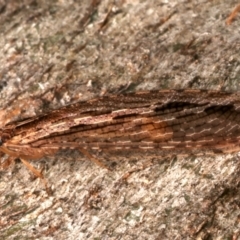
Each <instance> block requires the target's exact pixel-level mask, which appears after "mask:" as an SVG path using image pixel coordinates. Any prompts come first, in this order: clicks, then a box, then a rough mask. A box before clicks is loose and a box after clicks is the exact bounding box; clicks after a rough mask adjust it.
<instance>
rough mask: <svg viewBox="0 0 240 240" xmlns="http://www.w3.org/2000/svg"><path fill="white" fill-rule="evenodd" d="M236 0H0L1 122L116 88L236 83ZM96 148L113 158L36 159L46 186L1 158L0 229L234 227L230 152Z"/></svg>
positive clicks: (81, 232)
mask: <svg viewBox="0 0 240 240" xmlns="http://www.w3.org/2000/svg"><path fill="white" fill-rule="evenodd" d="M237 3H238V2H237V1H202V0H199V1H175V0H172V1H168V0H162V1H155V0H150V1H140V0H131V1H130V0H125V1H124V0H122V1H107V0H103V1H99V0H92V1H87V0H84V1H65V0H59V1H43V0H42V1H36V0H35V1H34V0H25V1H14V0H9V1H6V2H5V1H0V34H1V37H0V48H1V51H0V106H1V109H2V110H1V112H0V113H1V114H0V115H1V116H0V121H1V124H4V123H5V122H6V121H7V120H9V119H20V118H24V117H30V116H34V115H35V114H36V113H41V112H42V111H46V110H48V109H49V108H56V107H59V106H62V105H64V104H67V103H70V102H74V101H77V100H84V99H89V98H92V97H96V96H99V95H102V94H106V93H118V92H119V91H137V90H146V89H169V88H202V89H215V90H216V89H223V90H228V91H238V90H240V86H239V79H240V60H239V59H240V28H239V23H240V16H238V17H237V18H236V20H235V21H233V23H232V25H229V26H227V25H226V23H225V20H226V18H227V17H228V15H229V14H230V12H231V11H232V10H233V8H234V7H235V5H236V4H237ZM4 114H6V115H4ZM98 157H99V158H100V159H104V160H105V161H107V162H108V163H109V164H111V163H115V166H114V170H113V171H112V172H110V171H107V170H105V169H101V168H99V167H98V166H96V165H94V164H93V163H91V162H90V161H88V160H87V159H86V157H84V156H82V155H81V154H80V153H78V152H73V153H72V152H66V153H65V154H62V155H58V156H55V157H49V158H45V159H43V160H41V161H38V162H35V163H34V166H35V167H38V168H42V167H44V171H43V172H44V175H45V177H46V179H47V180H48V181H49V184H50V185H51V186H52V189H53V195H52V196H48V195H47V194H46V191H45V189H44V186H43V184H42V183H41V182H40V180H39V179H33V178H32V174H31V173H29V171H28V170H27V169H26V168H25V167H24V166H23V165H22V164H21V163H20V162H17V163H16V164H15V165H13V166H11V167H10V168H9V169H8V170H1V171H0V239H59V240H60V239H127V240H128V239H237V238H238V237H239V234H240V231H239V227H240V199H239V196H240V190H239V187H240V183H239V181H240V177H239V176H240V163H239V156H238V154H235V155H219V156H204V157H201V158H200V157H195V156H188V157H181V158H180V157H172V158H168V159H162V158H161V156H158V155H157V153H156V156H148V155H146V154H139V153H136V155H135V154H133V155H131V156H128V155H126V156H125V154H124V153H123V154H122V156H117V155H116V156H115V155H113V154H108V153H99V156H98ZM130 160H131V161H130ZM133 170H136V171H133ZM129 171H133V172H132V174H129V176H128V172H129ZM239 238H240V237H239Z"/></svg>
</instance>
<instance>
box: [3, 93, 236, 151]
mask: <svg viewBox="0 0 240 240" xmlns="http://www.w3.org/2000/svg"><path fill="white" fill-rule="evenodd" d="M239 99H240V98H239V96H238V94H229V93H223V92H207V91H199V90H187V91H175V90H170V91H154V92H141V93H135V94H128V95H120V96H108V97H103V98H99V99H94V100H90V101H88V102H81V103H77V104H74V105H70V106H68V107H64V108H62V109H59V110H55V111H52V112H51V113H49V114H46V115H44V116H40V117H38V118H35V119H34V120H33V122H28V123H27V124H25V125H24V124H23V125H22V124H19V127H17V128H16V134H15V136H13V138H12V139H10V140H9V141H7V142H6V143H5V146H6V147H8V149H11V150H12V151H18V150H20V148H22V149H24V147H31V148H38V149H57V148H67V147H69V148H79V147H81V148H85V149H106V150H122V149H132V150H134V149H145V150H148V149H158V150H159V153H160V154H165V153H167V154H169V153H173V154H174V153H179V152H181V153H184V152H186V153H191V152H192V153H198V152H201V151H209V150H210V151H222V152H232V151H238V150H239V142H238V141H239V140H238V139H239V136H240V130H239V129H240V128H239V125H238V122H239V120H240V115H239V114H240V113H239ZM33 127H34V128H33ZM33 129H34V131H33Z"/></svg>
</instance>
